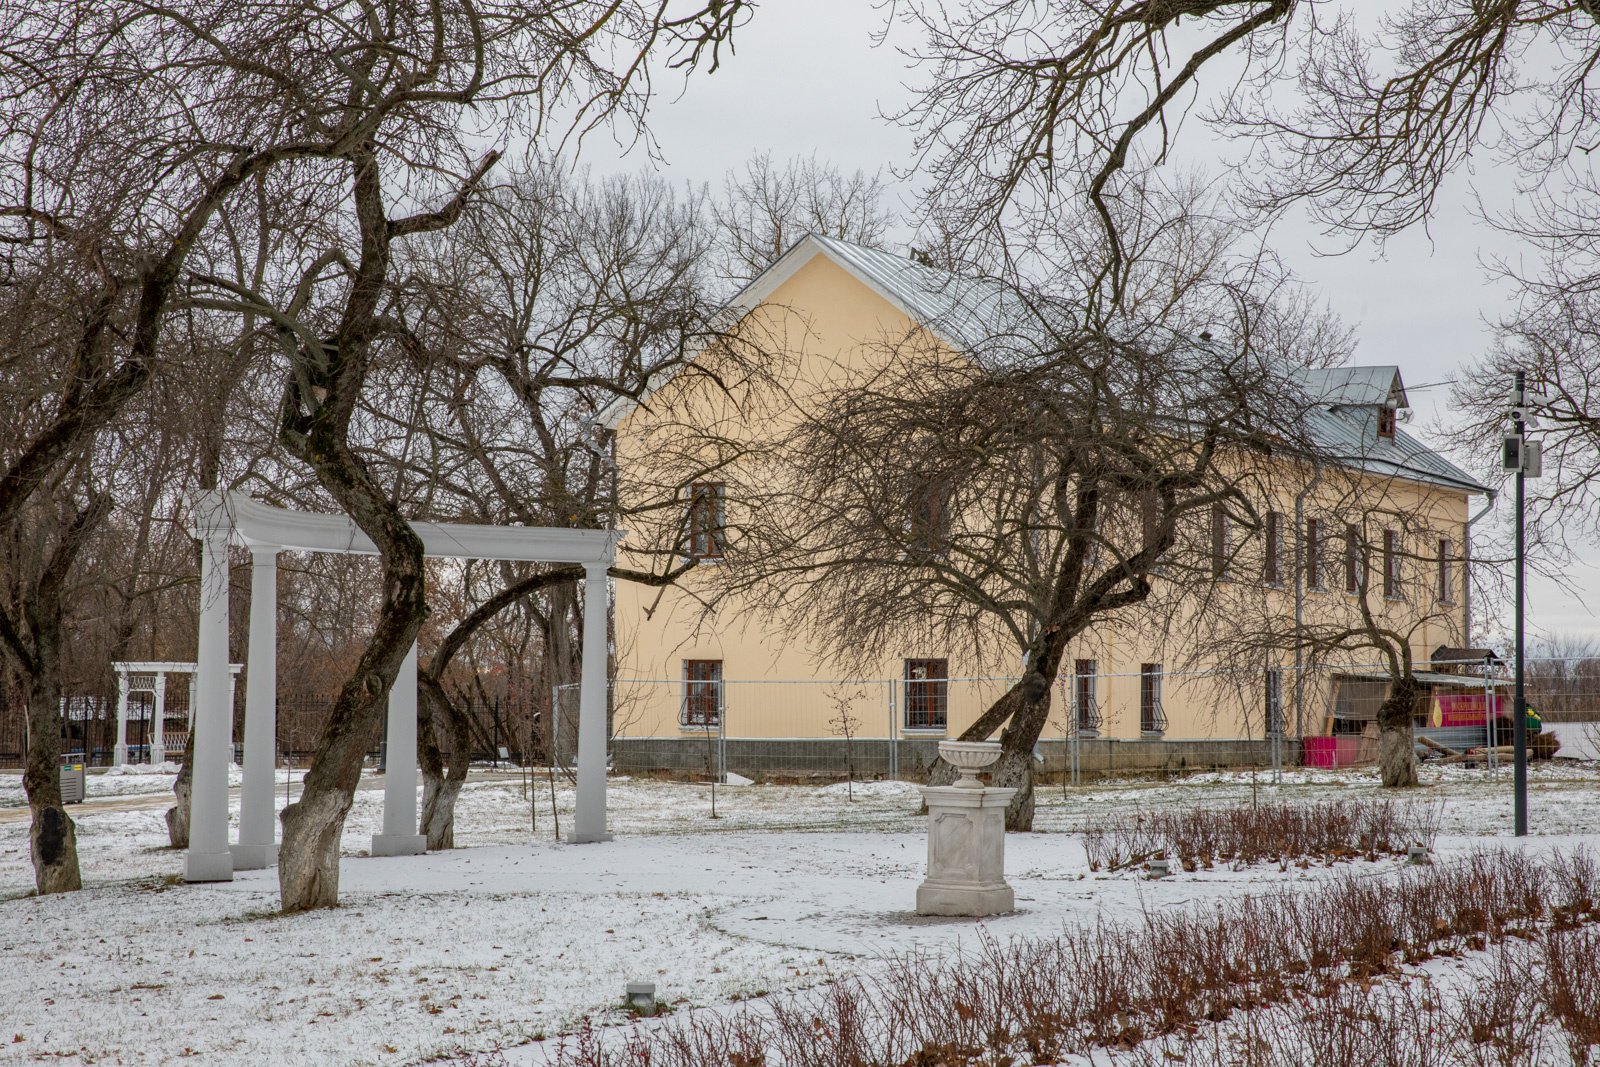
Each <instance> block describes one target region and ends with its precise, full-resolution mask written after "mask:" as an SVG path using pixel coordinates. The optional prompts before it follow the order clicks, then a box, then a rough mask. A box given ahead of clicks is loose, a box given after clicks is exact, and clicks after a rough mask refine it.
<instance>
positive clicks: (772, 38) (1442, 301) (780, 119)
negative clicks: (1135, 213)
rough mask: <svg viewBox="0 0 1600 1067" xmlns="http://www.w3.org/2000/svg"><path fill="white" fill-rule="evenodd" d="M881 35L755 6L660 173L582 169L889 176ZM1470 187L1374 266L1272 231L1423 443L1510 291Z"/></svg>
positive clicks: (667, 123) (894, 60)
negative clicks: (1394, 373) (757, 159)
mask: <svg viewBox="0 0 1600 1067" xmlns="http://www.w3.org/2000/svg"><path fill="white" fill-rule="evenodd" d="M882 27H883V21H882V14H881V12H880V11H878V10H875V9H874V7H873V5H872V4H871V3H869V2H866V0H808V2H805V3H787V4H778V3H771V4H766V5H763V6H762V7H761V8H760V9H759V10H758V11H757V12H756V14H755V17H754V18H753V19H752V21H751V23H750V25H748V26H747V27H746V28H745V29H744V30H743V31H742V32H741V33H740V35H739V39H738V52H737V54H736V55H733V56H731V57H728V58H727V59H726V60H725V62H724V66H723V69H721V70H719V71H718V72H717V73H716V74H715V75H713V76H711V77H700V76H697V77H695V78H694V79H693V80H692V81H691V82H690V84H689V85H688V87H687V89H685V90H684V91H683V92H682V93H681V95H678V94H676V93H675V92H674V94H673V95H670V96H668V95H664V96H662V97H661V98H659V99H658V101H657V102H656V103H655V104H654V105H653V112H652V115H651V117H650V126H651V128H652V130H653V131H654V134H655V137H656V140H657V141H658V143H659V146H660V149H661V154H662V156H663V157H664V159H663V160H662V161H660V162H657V163H652V162H651V161H650V160H648V159H647V158H646V157H645V156H644V154H643V153H642V152H641V151H638V150H635V151H634V152H632V153H629V154H628V155H626V156H622V157H620V158H619V153H618V152H617V151H616V150H615V148H613V147H612V146H611V145H609V144H607V143H604V142H603V140H602V138H603V135H597V136H592V137H591V139H590V140H589V141H588V143H586V144H585V145H584V147H583V151H582V157H583V158H584V159H585V160H587V161H588V162H590V163H592V164H593V165H594V166H595V167H596V169H597V170H611V169H617V168H623V169H637V168H644V167H651V166H653V167H655V169H657V170H658V171H659V172H660V173H662V174H663V175H665V176H666V177H668V178H670V179H672V180H673V181H675V182H691V183H695V184H698V183H701V182H709V183H711V184H712V185H713V186H716V185H717V184H718V183H720V182H721V180H722V177H723V175H724V174H725V173H726V172H727V171H729V170H730V169H734V168H738V167H740V166H742V164H743V163H744V161H745V160H747V159H748V158H749V157H750V156H751V155H752V154H753V153H755V152H760V151H770V152H771V153H772V154H773V156H774V158H775V159H776V160H780V161H781V160H784V159H787V158H789V157H791V156H798V155H810V154H813V153H815V154H816V156H817V157H818V158H819V159H820V160H824V161H829V162H832V163H834V164H837V165H838V166H839V167H841V168H842V169H845V170H854V169H856V168H860V169H863V170H865V171H868V172H873V171H879V170H881V171H883V172H884V174H885V175H886V176H887V175H888V173H889V171H890V169H891V168H893V167H901V168H904V167H906V166H908V165H909V164H910V163H911V137H910V134H909V133H908V132H907V131H905V130H903V129H899V128H897V127H895V126H893V125H891V124H890V123H888V122H886V121H884V120H883V119H881V118H880V117H879V115H880V113H881V112H892V111H894V110H895V109H896V108H897V106H898V105H900V104H901V103H903V102H904V101H905V100H907V99H908V98H909V93H908V91H907V89H906V88H905V85H906V83H911V84H915V83H916V82H917V81H918V80H919V78H920V75H919V74H917V73H916V72H913V71H908V69H907V67H906V61H905V59H904V58H903V57H902V56H901V55H900V54H899V53H898V52H897V51H895V49H894V48H893V47H892V45H893V43H894V42H893V39H891V41H890V43H889V44H888V45H885V46H878V47H875V46H874V45H873V34H874V32H875V31H879V30H881V29H882ZM669 83H671V84H672V85H673V86H674V87H675V85H676V83H674V82H672V79H670V78H662V79H660V81H659V82H658V88H667V87H668V86H669ZM1181 133H1182V136H1183V137H1184V138H1186V140H1185V142H1184V150H1185V155H1184V165H1186V166H1195V165H1198V166H1201V167H1205V166H1206V165H1207V164H1208V163H1212V162H1213V161H1214V160H1215V158H1216V154H1217V153H1218V152H1220V151H1221V149H1220V148H1218V147H1216V146H1214V145H1212V144H1211V143H1210V142H1209V141H1207V140H1206V139H1205V138H1206V132H1205V130H1204V129H1203V128H1201V127H1200V126H1199V125H1198V124H1191V125H1188V126H1186V127H1185V128H1184V130H1182V131H1181ZM1208 154H1209V155H1210V156H1211V157H1212V158H1211V159H1208V158H1207V156H1208ZM1470 182H1471V184H1470V185H1469V182H1468V179H1466V178H1462V179H1460V180H1458V181H1457V182H1456V183H1455V186H1454V187H1453V189H1452V190H1451V192H1452V194H1453V195H1452V196H1450V197H1449V198H1448V199H1447V202H1446V203H1445V204H1444V206H1443V208H1442V210H1441V211H1440V212H1439V213H1438V215H1437V216H1436V217H1435V218H1434V219H1433V220H1432V222H1431V223H1430V225H1429V227H1428V229H1427V231H1423V230H1422V229H1420V228H1418V229H1415V230H1413V231H1411V232H1408V233H1406V234H1404V235H1402V236H1401V237H1399V238H1397V239H1395V240H1392V241H1391V242H1390V243H1389V246H1388V247H1387V249H1385V250H1384V252H1383V254H1382V255H1381V256H1380V255H1378V254H1377V252H1376V251H1375V250H1374V249H1372V248H1369V247H1362V248H1358V249H1356V250H1355V251H1353V252H1349V253H1347V254H1344V255H1338V256H1327V255H1319V254H1318V253H1317V248H1318V246H1319V245H1322V246H1323V247H1326V246H1327V244H1326V243H1325V242H1322V240H1321V238H1320V236H1319V235H1318V234H1317V232H1316V231H1315V229H1314V228H1312V227H1311V226H1309V225H1305V224H1298V223H1296V222H1294V221H1292V220H1291V221H1290V222H1289V223H1288V224H1280V226H1279V227H1277V228H1276V229H1275V230H1274V231H1273V233H1272V235H1271V243H1272V245H1273V247H1274V248H1275V249H1276V250H1277V251H1278V253H1279V254H1280V255H1281V256H1282V257H1283V258H1284V259H1285V261H1287V262H1288V263H1289V264H1290V265H1291V266H1292V267H1293V268H1294V269H1295V270H1296V272H1297V273H1298V274H1299V275H1300V276H1301V278H1302V279H1304V280H1305V281H1306V282H1307V283H1308V284H1309V285H1310V286H1311V287H1312V288H1313V290H1314V291H1315V292H1316V293H1318V294H1319V295H1320V296H1321V297H1322V298H1324V299H1326V301H1327V302H1328V303H1329V305H1330V306H1331V307H1332V308H1333V309H1334V310H1335V311H1336V312H1338V314H1339V315H1340V316H1342V317H1343V318H1344V319H1345V320H1346V321H1347V322H1350V323H1351V324H1353V325H1354V326H1355V327H1356V328H1357V330H1358V333H1359V337H1360V343H1359V347H1358V348H1357V351H1356V356H1355V361H1356V362H1358V363H1368V364H1384V363H1393V364H1398V365H1399V366H1400V368H1401V372H1402V374H1403V375H1404V378H1405V381H1406V383H1407V386H1408V388H1409V390H1410V396H1411V401H1412V403H1413V405H1414V407H1415V417H1414V419H1413V421H1412V423H1411V426H1410V427H1409V429H1411V430H1412V432H1414V433H1417V434H1418V435H1419V436H1421V437H1423V438H1424V439H1425V440H1426V439H1428V437H1429V433H1428V430H1429V427H1430V426H1431V425H1434V424H1436V423H1437V422H1439V421H1442V420H1447V419H1448V418H1449V411H1448V408H1447V407H1446V401H1447V399H1448V397H1447V393H1448V386H1447V385H1437V386H1434V387H1431V388H1422V387H1426V386H1430V385H1433V383H1441V382H1445V383H1447V382H1449V381H1450V380H1451V379H1453V378H1454V377H1455V375H1456V373H1457V371H1458V369H1459V368H1460V366H1461V365H1462V364H1463V363H1465V362H1468V361H1470V360H1472V359H1474V358H1475V357H1476V356H1477V355H1478V354H1479V353H1481V352H1483V351H1484V350H1485V349H1486V348H1487V347H1488V344H1489V341H1490V333H1489V330H1488V328H1487V326H1486V325H1485V319H1492V318H1493V317H1494V316H1495V315H1496V314H1497V313H1498V311H1499V309H1500V308H1502V307H1503V306H1504V302H1505V299H1506V297H1505V293H1504V291H1503V290H1502V289H1501V288H1500V287H1498V286H1497V285H1494V284H1491V283H1490V282H1488V281H1487V280H1486V276H1485V273H1484V271H1483V270H1482V269H1481V267H1480V265H1479V263H1480V256H1481V255H1482V254H1483V253H1484V252H1490V253H1494V254H1500V255H1505V254H1515V253H1516V251H1517V249H1516V247H1515V246H1514V245H1512V244H1510V243H1509V242H1508V241H1507V239H1505V238H1504V237H1502V236H1501V235H1499V234H1497V233H1495V232H1493V231H1492V230H1489V229H1488V228H1487V227H1485V226H1484V225H1483V224H1482V223H1481V222H1479V221H1478V220H1477V219H1476V218H1474V217H1473V215H1472V213H1471V212H1470V211H1468V210H1467V205H1468V204H1469V203H1470V202H1471V197H1472V196H1473V195H1474V192H1476V194H1477V195H1479V196H1482V197H1484V199H1485V202H1486V203H1488V204H1489V206H1491V207H1496V206H1501V205H1498V204H1496V203H1495V201H1496V200H1498V199H1501V198H1503V197H1504V196H1507V195H1509V190H1510V181H1509V177H1508V176H1506V175H1503V174H1498V173H1496V172H1495V170H1494V168H1492V167H1489V166H1478V167H1477V168H1475V172H1474V174H1473V175H1472V176H1471V179H1470ZM1508 389H1509V383H1508ZM1475 473H1479V472H1475ZM1481 476H1482V475H1481V473H1480V477H1481ZM1491 484H1494V483H1491ZM1506 495H1508V496H1509V493H1507V494H1506ZM1479 503H1481V501H1474V505H1475V506H1476V505H1477V504H1479ZM1584 555H1585V559H1584V560H1583V561H1582V563H1581V565H1580V566H1579V567H1577V568H1576V569H1575V571H1574V573H1573V580H1574V581H1575V583H1576V584H1577V586H1578V587H1579V588H1578V593H1577V594H1576V595H1573V594H1569V593H1567V592H1565V591H1563V590H1562V589H1561V588H1560V587H1559V586H1557V585H1556V584H1555V583H1553V582H1546V581H1539V580H1535V581H1534V582H1533V584H1532V585H1531V586H1530V595H1529V626H1530V633H1537V632H1540V631H1543V632H1562V631H1585V632H1588V633H1590V634H1593V635H1595V636H1597V637H1600V619H1597V617H1596V613H1595V611H1594V610H1592V608H1591V607H1590V606H1588V605H1595V604H1600V567H1597V566H1596V565H1595V564H1596V555H1597V554H1596V552H1595V551H1594V550H1593V549H1592V548H1591V549H1588V550H1586V551H1585V553H1584Z"/></svg>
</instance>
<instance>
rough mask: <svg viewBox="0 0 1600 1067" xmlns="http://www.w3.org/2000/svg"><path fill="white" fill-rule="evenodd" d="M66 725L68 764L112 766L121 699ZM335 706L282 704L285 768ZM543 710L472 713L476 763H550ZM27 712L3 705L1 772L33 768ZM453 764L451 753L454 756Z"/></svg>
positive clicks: (306, 757)
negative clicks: (28, 763) (29, 765)
mask: <svg viewBox="0 0 1600 1067" xmlns="http://www.w3.org/2000/svg"><path fill="white" fill-rule="evenodd" d="M243 690H244V687H243V686H240V687H239V692H238V693H237V695H236V697H235V708H234V727H233V740H234V746H235V754H234V755H235V760H238V759H240V758H242V743H243V740H244V691H243ZM72 704H73V705H74V706H71V707H69V709H68V714H67V717H66V718H65V719H64V720H63V722H62V730H61V751H62V755H63V756H64V757H70V758H71V759H72V760H74V761H75V762H82V763H84V764H85V765H87V766H90V767H109V766H110V765H111V763H112V760H113V756H114V754H115V746H116V741H117V709H116V701H115V699H114V698H113V699H108V700H102V699H98V698H96V699H92V700H84V699H81V698H80V699H75V700H74V701H73V702H72ZM333 704H334V702H333V700H331V699H327V698H318V697H289V698H284V699H280V700H279V701H278V730H277V746H276V747H277V760H276V761H277V762H278V763H279V764H284V763H287V764H289V765H291V766H304V765H305V764H306V763H309V762H310V760H311V756H312V754H313V753H314V752H315V751H316V748H317V742H318V740H319V738H321V736H322V732H323V730H324V729H326V728H327V725H328V719H329V718H330V716H331V715H332V714H333ZM541 710H542V709H539V708H534V707H531V706H529V705H528V704H526V703H524V702H520V701H505V700H489V701H484V702H481V703H474V704H470V705H467V706H466V707H465V708H464V711H465V714H466V716H467V722H468V736H469V737H470V738H471V745H472V757H471V758H472V759H473V760H474V761H477V762H510V763H514V764H518V765H521V764H524V763H526V762H527V761H528V759H529V758H530V756H531V757H532V758H533V759H534V760H535V761H536V762H537V761H540V760H544V759H545V758H546V757H545V755H544V754H545V753H546V752H547V751H548V748H549V738H548V732H547V729H548V728H547V727H544V720H545V718H546V717H545V716H543V715H541V714H540V712H541ZM145 711H146V709H143V708H135V707H130V709H129V716H128V725H127V745H128V762H130V763H134V764H143V763H148V762H149V760H150V742H151V739H152V731H153V726H152V722H151V719H150V717H149V715H148V714H145V713H143V712H145ZM186 720H187V709H183V710H182V711H181V712H179V714H178V717H174V715H173V713H172V712H171V711H169V714H168V718H167V722H166V726H165V729H164V731H163V733H164V736H163V739H162V740H163V743H164V747H165V749H166V758H167V760H168V761H169V762H172V763H178V762H181V761H182V760H183V747H184V742H185V740H186V739H187V736H188V725H187V721H186ZM386 725H387V724H386V723H385V722H384V721H383V720H381V719H380V721H378V722H376V723H374V724H373V728H372V730H371V732H370V734H369V736H368V738H367V741H366V750H367V758H368V759H369V760H370V761H373V762H381V761H382V759H383V751H384V730H385V726H386ZM541 729H544V730H546V732H544V733H541ZM27 750H28V724H27V710H26V708H24V707H23V706H22V705H21V704H20V703H14V702H13V703H6V704H3V705H0V767H6V768H15V767H22V766H23V765H24V764H25V763H26V761H27ZM446 756H447V758H448V753H447V754H446Z"/></svg>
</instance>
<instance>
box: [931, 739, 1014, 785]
mask: <svg viewBox="0 0 1600 1067" xmlns="http://www.w3.org/2000/svg"><path fill="white" fill-rule="evenodd" d="M939 755H940V756H941V757H942V758H943V759H944V761H945V762H946V763H948V764H950V766H952V767H954V768H955V769H956V772H957V773H958V774H960V775H961V777H960V778H957V779H956V782H955V785H954V786H952V787H951V788H954V789H982V788H983V783H982V782H980V781H978V777H977V775H978V772H979V771H981V770H983V769H984V768H985V767H988V766H990V765H992V764H993V763H995V762H996V761H997V760H999V758H1000V742H998V741H940V742H939Z"/></svg>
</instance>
